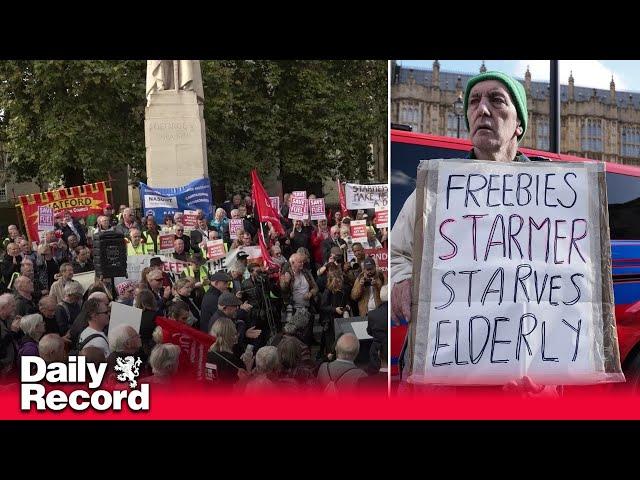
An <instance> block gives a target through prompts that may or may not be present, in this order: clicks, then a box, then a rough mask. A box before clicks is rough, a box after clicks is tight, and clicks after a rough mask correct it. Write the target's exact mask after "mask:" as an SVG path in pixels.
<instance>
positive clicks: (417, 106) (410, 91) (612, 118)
mask: <svg viewBox="0 0 640 480" xmlns="http://www.w3.org/2000/svg"><path fill="white" fill-rule="evenodd" d="M483 71H486V67H485V66H484V62H483V63H482V65H481V66H480V72H483ZM473 75H474V74H464V73H456V72H446V71H441V70H440V64H439V62H438V61H437V60H436V61H435V62H434V63H433V68H432V69H431V70H423V69H410V68H406V67H402V66H401V65H398V64H397V63H396V62H392V63H391V112H390V115H391V122H392V123H400V124H405V125H410V126H411V127H412V131H414V132H421V133H429V134H432V135H441V136H447V137H454V138H455V137H457V136H458V117H456V115H455V111H454V102H456V100H457V99H458V98H459V97H460V96H462V95H463V92H464V89H465V87H466V84H467V81H468V80H469V79H470V78H471V77H472V76H473ZM520 81H521V82H522V84H523V85H524V87H525V90H526V92H527V104H528V105H527V107H528V110H529V127H528V128H527V132H526V134H525V136H524V138H523V140H522V142H521V143H520V145H521V146H523V147H528V148H534V149H537V150H549V93H550V92H549V84H548V83H544V82H534V81H532V80H531V73H530V72H529V70H528V69H527V71H526V73H525V76H524V81H522V80H520ZM560 98H561V128H562V130H561V147H560V151H561V152H562V153H565V154H569V155H575V156H578V157H587V158H591V159H594V160H603V161H607V162H615V163H622V164H627V165H636V166H640V93H637V92H618V91H616V87H615V83H614V80H613V78H612V79H611V83H610V85H609V90H599V89H595V88H585V87H576V86H574V78H573V75H570V76H569V79H568V85H561V86H560ZM459 125H460V131H459V132H460V133H459V135H460V138H468V132H467V129H466V125H465V121H464V117H462V118H461V119H460V122H459Z"/></svg>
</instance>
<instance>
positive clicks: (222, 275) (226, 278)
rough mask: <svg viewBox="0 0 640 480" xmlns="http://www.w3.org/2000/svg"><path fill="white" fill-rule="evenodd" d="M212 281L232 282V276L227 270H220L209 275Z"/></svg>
mask: <svg viewBox="0 0 640 480" xmlns="http://www.w3.org/2000/svg"><path fill="white" fill-rule="evenodd" d="M209 280H211V281H212V282H230V281H231V280H232V278H231V276H230V275H229V274H228V273H227V272H223V271H219V272H216V273H214V274H213V275H211V276H210V277H209Z"/></svg>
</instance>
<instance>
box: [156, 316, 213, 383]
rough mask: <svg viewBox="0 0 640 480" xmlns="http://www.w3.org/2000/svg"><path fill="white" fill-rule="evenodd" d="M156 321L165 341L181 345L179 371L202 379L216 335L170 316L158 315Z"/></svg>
mask: <svg viewBox="0 0 640 480" xmlns="http://www.w3.org/2000/svg"><path fill="white" fill-rule="evenodd" d="M155 322H156V325H158V326H159V327H160V328H162V341H163V343H173V344H174V345H178V346H179V347H180V359H179V360H178V362H179V363H178V372H179V373H180V374H183V375H186V376H190V377H193V378H196V379H197V380H202V378H203V377H204V369H205V365H206V363H207V352H208V351H209V347H211V344H213V342H215V340H216V339H215V337H212V336H211V335H207V334H206V333H204V332H201V331H200V330H196V329H195V328H191V327H190V326H188V325H185V324H183V323H179V322H176V321H175V320H171V319H168V318H164V317H156V319H155Z"/></svg>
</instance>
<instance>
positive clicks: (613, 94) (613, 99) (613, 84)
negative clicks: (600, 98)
mask: <svg viewBox="0 0 640 480" xmlns="http://www.w3.org/2000/svg"><path fill="white" fill-rule="evenodd" d="M609 100H610V102H611V104H613V105H615V104H616V82H614V81H613V75H611V83H610V84H609Z"/></svg>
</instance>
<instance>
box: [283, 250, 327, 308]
mask: <svg viewBox="0 0 640 480" xmlns="http://www.w3.org/2000/svg"><path fill="white" fill-rule="evenodd" d="M289 264H290V267H291V268H290V269H289V271H286V265H285V267H284V268H283V272H284V273H283V274H282V275H281V276H280V289H281V291H282V298H283V300H284V301H285V303H290V304H292V305H293V307H294V309H296V308H306V309H309V307H310V306H311V299H312V298H313V297H314V296H315V295H316V294H317V293H318V286H317V285H316V282H315V280H314V279H313V276H312V275H311V272H310V271H308V270H305V269H304V256H303V255H302V254H300V253H294V254H293V255H291V257H289Z"/></svg>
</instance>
